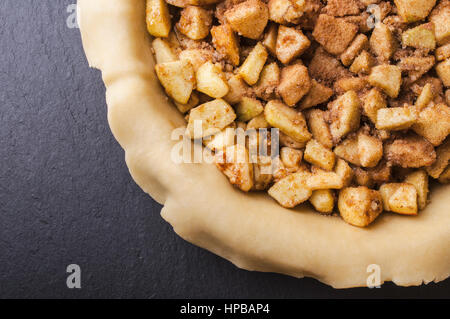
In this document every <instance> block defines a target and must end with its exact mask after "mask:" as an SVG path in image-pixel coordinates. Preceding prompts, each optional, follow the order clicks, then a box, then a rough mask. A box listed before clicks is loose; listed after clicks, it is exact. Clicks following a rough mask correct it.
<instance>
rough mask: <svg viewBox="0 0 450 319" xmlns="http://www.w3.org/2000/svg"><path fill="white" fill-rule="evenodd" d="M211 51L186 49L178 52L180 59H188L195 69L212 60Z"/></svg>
mask: <svg viewBox="0 0 450 319" xmlns="http://www.w3.org/2000/svg"><path fill="white" fill-rule="evenodd" d="M212 59H213V51H212V50H207V49H186V50H183V51H181V52H180V60H185V61H189V62H190V63H191V64H192V66H193V67H194V71H195V72H197V70H198V69H199V68H200V67H201V66H202V65H203V64H205V63H206V62H208V61H212Z"/></svg>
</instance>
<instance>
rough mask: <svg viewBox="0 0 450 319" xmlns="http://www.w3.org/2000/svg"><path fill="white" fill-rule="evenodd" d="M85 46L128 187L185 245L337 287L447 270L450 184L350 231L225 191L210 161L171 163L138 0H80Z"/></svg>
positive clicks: (172, 121)
mask: <svg viewBox="0 0 450 319" xmlns="http://www.w3.org/2000/svg"><path fill="white" fill-rule="evenodd" d="M78 4H79V10H80V11H79V12H80V17H81V19H80V20H81V21H80V26H81V34H82V39H83V45H84V49H85V51H86V55H87V58H88V60H89V63H90V65H91V66H92V67H96V68H98V69H100V70H101V71H102V75H103V80H104V82H105V85H106V88H107V91H106V101H107V104H108V120H109V124H110V126H111V130H112V132H113V134H114V136H115V137H116V139H117V140H118V141H119V143H120V145H121V146H122V147H123V149H124V150H125V153H126V162H127V165H128V167H129V169H130V172H131V175H132V176H133V178H134V180H135V181H136V182H137V184H138V185H139V186H140V187H141V188H142V189H143V190H144V191H145V192H147V193H149V194H150V195H151V196H152V197H153V198H154V199H155V200H156V201H158V202H159V203H161V204H164V208H163V209H162V212H161V214H162V217H163V218H164V219H165V220H166V221H168V222H169V223H170V224H171V225H172V226H173V228H174V230H175V231H176V233H177V234H179V235H180V236H181V237H183V238H184V239H186V240H187V241H189V242H191V243H193V244H195V245H198V246H200V247H203V248H206V249H208V250H210V251H212V252H214V253H216V254H217V255H220V256H222V257H224V258H226V259H228V260H230V261H231V262H233V263H234V264H235V265H236V266H238V267H240V268H244V269H248V270H257V271H266V272H279V273H284V274H288V275H291V276H295V277H304V276H308V277H314V278H316V279H318V280H320V281H321V282H324V283H326V284H328V285H331V286H333V287H336V288H346V287H356V286H366V281H367V278H368V276H369V275H370V273H368V272H367V268H368V266H369V265H371V264H377V265H379V266H380V269H381V280H382V282H384V281H393V282H394V283H396V284H397V285H401V286H409V285H420V284H421V283H423V282H424V283H428V282H431V281H436V282H437V281H441V280H444V279H445V278H447V277H449V275H450V208H449V207H450V197H449V192H450V185H446V186H439V187H438V188H437V189H433V191H432V192H431V194H432V198H431V200H432V202H431V204H430V205H429V206H428V207H427V208H426V209H425V210H424V211H422V212H420V214H419V216H417V217H413V218H408V217H405V216H399V215H393V214H389V213H384V214H383V215H382V216H380V217H379V218H378V220H377V221H376V222H375V223H374V224H373V225H371V226H370V227H368V228H367V229H361V228H357V227H349V225H348V224H346V223H345V222H344V221H343V220H342V219H340V218H338V217H324V216H322V215H319V214H317V213H315V212H313V211H312V209H310V208H309V207H307V206H302V207H300V208H297V209H295V210H289V209H284V208H282V207H280V206H279V205H277V204H276V203H275V201H273V200H272V199H271V198H270V197H269V196H267V195H266V194H256V193H253V194H245V193H242V192H240V191H238V190H236V189H235V188H233V187H232V186H231V185H230V184H229V182H228V181H227V179H226V177H225V176H223V175H222V173H220V172H219V171H218V170H217V169H216V168H215V166H214V165H209V164H175V163H174V162H172V161H171V159H170V152H171V149H172V146H173V145H174V144H175V143H176V142H177V141H172V140H171V132H172V130H173V129H175V128H176V127H179V126H182V125H184V120H183V118H182V116H181V114H180V113H179V112H178V111H177V109H176V108H175V107H174V106H173V105H172V104H171V103H170V102H169V101H168V99H167V98H166V95H165V93H164V91H163V90H162V89H161V87H160V85H159V83H158V80H157V79H156V76H155V73H154V62H153V57H152V52H151V46H150V37H149V35H148V33H147V31H146V28H145V1H144V0H114V1H110V0H79V1H78Z"/></svg>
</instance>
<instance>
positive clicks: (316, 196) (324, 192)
mask: <svg viewBox="0 0 450 319" xmlns="http://www.w3.org/2000/svg"><path fill="white" fill-rule="evenodd" d="M309 202H310V203H311V204H312V205H313V206H314V208H315V209H316V210H317V211H318V212H320V213H322V214H331V213H332V212H333V208H334V195H333V191H332V190H331V189H318V190H316V191H314V192H313V193H312V195H311V197H310V198H309Z"/></svg>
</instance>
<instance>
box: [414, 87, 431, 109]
mask: <svg viewBox="0 0 450 319" xmlns="http://www.w3.org/2000/svg"><path fill="white" fill-rule="evenodd" d="M433 98H434V94H433V86H432V85H431V83H427V84H425V85H424V87H423V88H422V92H420V95H419V97H418V98H417V100H416V103H414V106H415V107H416V108H417V110H418V111H419V112H420V111H422V110H423V109H424V108H425V107H426V106H427V105H428V103H430V102H431V101H432V100H433Z"/></svg>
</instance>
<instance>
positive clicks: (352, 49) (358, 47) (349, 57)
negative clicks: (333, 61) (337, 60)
mask: <svg viewBox="0 0 450 319" xmlns="http://www.w3.org/2000/svg"><path fill="white" fill-rule="evenodd" d="M368 44H369V40H368V39H367V37H366V36H365V35H364V34H362V33H361V34H358V35H357V36H356V37H355V39H354V40H353V42H352V44H350V46H349V47H348V48H347V49H346V50H345V51H344V53H342V54H341V61H342V64H344V65H345V66H349V65H350V64H352V62H353V60H354V59H355V58H356V56H357V55H358V54H360V53H361V51H362V50H364V49H367V47H368Z"/></svg>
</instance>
